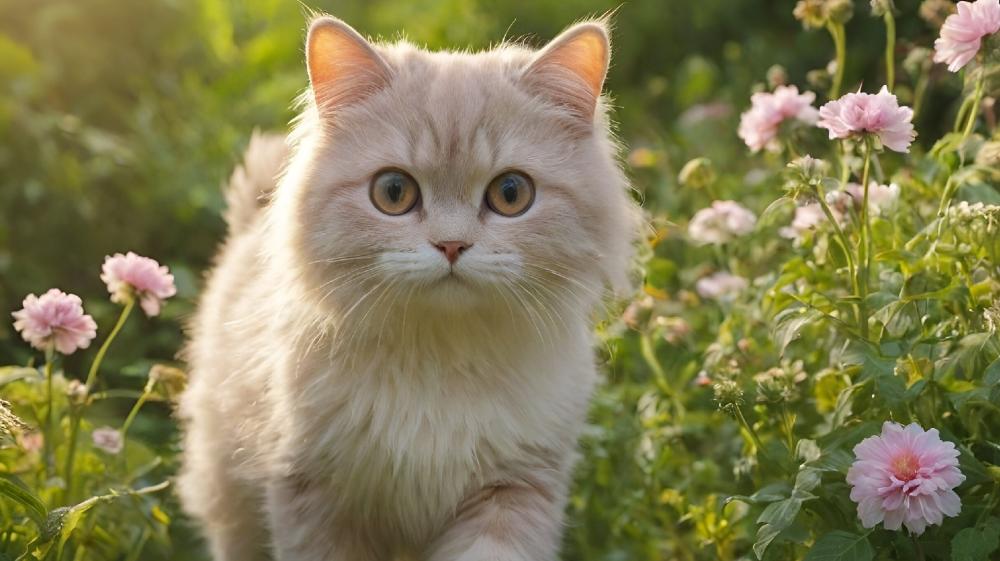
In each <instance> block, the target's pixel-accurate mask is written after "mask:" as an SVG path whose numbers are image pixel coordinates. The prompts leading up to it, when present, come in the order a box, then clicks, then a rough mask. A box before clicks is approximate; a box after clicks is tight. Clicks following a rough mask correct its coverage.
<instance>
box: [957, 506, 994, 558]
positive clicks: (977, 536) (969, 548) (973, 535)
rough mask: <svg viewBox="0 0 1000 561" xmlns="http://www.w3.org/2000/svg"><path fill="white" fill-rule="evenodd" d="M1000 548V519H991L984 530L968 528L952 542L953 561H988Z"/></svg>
mask: <svg viewBox="0 0 1000 561" xmlns="http://www.w3.org/2000/svg"><path fill="white" fill-rule="evenodd" d="M998 548H1000V518H995V517H991V518H990V519H989V520H987V521H986V525H985V526H983V527H982V528H966V529H964V530H962V531H961V532H959V533H957V534H955V537H954V538H953V539H952V540H951V558H952V561H988V560H989V558H990V554H992V553H993V552H994V551H996V550H997V549H998Z"/></svg>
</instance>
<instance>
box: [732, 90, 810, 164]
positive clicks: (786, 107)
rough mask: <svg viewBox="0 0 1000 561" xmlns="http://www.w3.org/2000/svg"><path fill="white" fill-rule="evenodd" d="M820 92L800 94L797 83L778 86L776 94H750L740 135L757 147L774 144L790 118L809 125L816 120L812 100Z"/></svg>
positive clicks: (753, 146) (750, 146)
mask: <svg viewBox="0 0 1000 561" xmlns="http://www.w3.org/2000/svg"><path fill="white" fill-rule="evenodd" d="M815 99H816V94H814V93H812V92H803V93H801V94H800V93H799V89H798V88H797V87H795V86H778V87H777V88H775V90H774V93H768V92H760V93H755V94H753V96H751V97H750V104H751V106H750V109H749V110H747V111H745V112H744V113H743V114H742V115H741V116H740V127H739V130H738V134H739V137H740V138H742V139H743V142H745V143H746V145H747V146H748V147H749V148H750V149H751V150H753V151H754V152H757V151H758V150H760V149H762V148H765V147H768V146H769V145H773V141H774V139H775V137H777V136H778V128H779V127H780V126H781V123H783V122H785V121H786V120H788V119H798V120H800V121H803V122H805V123H807V124H810V125H811V124H813V123H815V122H816V115H817V114H816V108H815V107H813V106H812V102H813V101H814V100H815Z"/></svg>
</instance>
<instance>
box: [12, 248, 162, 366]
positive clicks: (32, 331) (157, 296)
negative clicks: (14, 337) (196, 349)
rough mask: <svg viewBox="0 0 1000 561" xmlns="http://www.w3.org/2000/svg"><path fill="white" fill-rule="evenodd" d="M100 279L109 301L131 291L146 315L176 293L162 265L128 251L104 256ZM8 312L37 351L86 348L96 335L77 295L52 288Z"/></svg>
mask: <svg viewBox="0 0 1000 561" xmlns="http://www.w3.org/2000/svg"><path fill="white" fill-rule="evenodd" d="M101 279H102V280H103V281H104V282H105V283H107V285H108V291H109V292H110V293H111V300H112V301H113V302H118V303H121V302H124V301H125V299H126V298H128V297H131V295H133V294H134V295H135V296H136V297H138V298H139V302H140V305H141V306H142V309H143V310H144V311H145V312H146V314H147V315H150V316H155V315H157V314H158V313H159V312H160V306H161V304H162V302H163V300H164V299H166V298H169V297H171V296H173V295H174V294H176V293H177V289H176V287H174V277H173V275H171V274H170V272H169V271H168V270H167V268H166V267H161V266H160V264H159V263H157V262H156V261H154V260H152V259H149V258H148V257H141V256H139V255H136V254H134V253H132V252H129V253H128V254H127V255H122V254H116V255H115V256H113V257H108V258H107V259H106V260H105V262H104V269H103V273H102V274H101ZM12 315H13V316H14V329H16V330H17V331H18V332H20V333H21V337H23V338H24V340H25V341H27V342H28V343H30V344H31V345H32V346H33V347H35V348H36V349H39V350H48V349H50V348H52V349H54V350H56V351H58V352H60V353H62V354H64V355H68V354H72V353H74V352H76V351H77V350H78V349H86V348H87V347H88V346H90V342H91V341H92V340H93V339H94V337H96V336H97V324H96V323H95V322H94V318H92V317H90V316H89V315H88V314H86V313H84V311H83V302H82V301H81V300H80V297H79V296H76V295H75V294H67V293H65V292H63V291H61V290H59V289H56V288H53V289H51V290H49V291H48V292H46V293H45V294H43V295H41V296H35V295H34V294H29V295H28V297H27V298H25V299H24V302H23V308H22V309H20V310H18V311H16V312H14V313H13V314H12Z"/></svg>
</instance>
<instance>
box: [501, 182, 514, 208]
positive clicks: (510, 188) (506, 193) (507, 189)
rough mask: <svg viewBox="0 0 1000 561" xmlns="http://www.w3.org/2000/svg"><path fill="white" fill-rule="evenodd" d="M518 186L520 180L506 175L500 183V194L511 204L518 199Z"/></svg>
mask: <svg viewBox="0 0 1000 561" xmlns="http://www.w3.org/2000/svg"><path fill="white" fill-rule="evenodd" d="M517 186H518V181H517V179H516V178H514V177H505V178H504V179H503V181H502V182H501V183H500V194H501V195H503V200H505V201H507V204H509V205H510V204H514V202H515V201H517Z"/></svg>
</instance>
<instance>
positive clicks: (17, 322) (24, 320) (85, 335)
mask: <svg viewBox="0 0 1000 561" xmlns="http://www.w3.org/2000/svg"><path fill="white" fill-rule="evenodd" d="M23 305H24V308H23V309H21V310H18V311H16V312H14V313H13V314H12V315H13V316H14V329H16V330H18V331H20V332H21V337H24V340H25V341H27V342H29V343H31V346H33V347H35V348H36V349H38V350H42V351H44V350H47V349H48V348H49V347H50V346H52V347H54V348H55V350H57V351H59V352H60V353H62V354H64V355H68V354H72V353H73V352H75V351H76V350H77V349H86V348H87V347H88V346H90V341H91V340H92V339H93V338H94V337H96V336H97V323H95V322H94V318H92V317H90V316H89V315H87V314H85V313H83V302H82V301H81V300H80V297H79V296H77V295H75V294H66V293H65V292H63V291H61V290H59V289H57V288H53V289H50V290H49V291H48V292H46V293H45V294H42V295H41V297H38V296H35V295H34V294H29V295H28V297H27V298H25V299H24V303H23Z"/></svg>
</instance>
